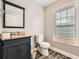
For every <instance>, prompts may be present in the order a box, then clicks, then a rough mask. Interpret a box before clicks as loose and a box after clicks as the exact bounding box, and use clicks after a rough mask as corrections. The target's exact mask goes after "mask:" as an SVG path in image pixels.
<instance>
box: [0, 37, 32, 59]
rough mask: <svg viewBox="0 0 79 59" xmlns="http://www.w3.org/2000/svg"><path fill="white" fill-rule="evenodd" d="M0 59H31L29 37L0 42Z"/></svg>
mask: <svg viewBox="0 0 79 59" xmlns="http://www.w3.org/2000/svg"><path fill="white" fill-rule="evenodd" d="M0 59H31V36H27V37H19V38H10V39H6V40H0Z"/></svg>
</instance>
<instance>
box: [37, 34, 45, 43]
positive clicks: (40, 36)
mask: <svg viewBox="0 0 79 59" xmlns="http://www.w3.org/2000/svg"><path fill="white" fill-rule="evenodd" d="M43 41H44V35H43V34H40V35H37V36H36V42H38V43H39V42H43Z"/></svg>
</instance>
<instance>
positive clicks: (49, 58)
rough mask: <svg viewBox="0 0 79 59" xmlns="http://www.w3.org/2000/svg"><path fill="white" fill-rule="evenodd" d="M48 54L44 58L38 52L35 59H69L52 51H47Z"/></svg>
mask: <svg viewBox="0 0 79 59" xmlns="http://www.w3.org/2000/svg"><path fill="white" fill-rule="evenodd" d="M49 53H50V54H49V56H47V57H44V56H42V55H41V54H40V53H39V52H38V54H37V55H36V59H71V58H69V57H66V56H64V55H62V54H59V53H57V52H54V51H49Z"/></svg>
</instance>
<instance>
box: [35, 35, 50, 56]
mask: <svg viewBox="0 0 79 59" xmlns="http://www.w3.org/2000/svg"><path fill="white" fill-rule="evenodd" d="M36 42H37V43H38V44H39V46H38V50H39V52H40V53H41V54H42V55H44V56H48V55H49V52H48V48H50V43H48V42H44V35H42V34H41V35H38V36H37V38H36Z"/></svg>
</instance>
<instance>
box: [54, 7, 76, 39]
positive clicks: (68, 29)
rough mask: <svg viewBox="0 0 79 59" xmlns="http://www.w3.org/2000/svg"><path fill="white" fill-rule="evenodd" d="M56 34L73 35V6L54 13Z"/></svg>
mask: <svg viewBox="0 0 79 59" xmlns="http://www.w3.org/2000/svg"><path fill="white" fill-rule="evenodd" d="M55 18H56V19H55V21H56V27H55V28H56V30H55V31H56V36H62V37H70V38H72V37H75V8H74V7H70V8H67V9H64V10H61V11H59V12H57V13H56V16H55Z"/></svg>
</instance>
